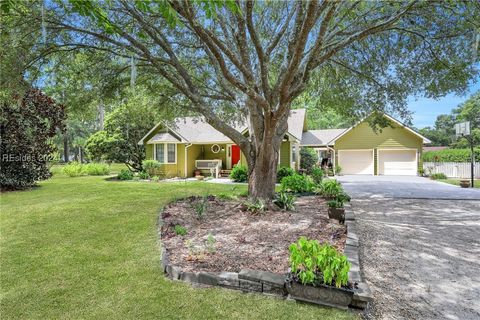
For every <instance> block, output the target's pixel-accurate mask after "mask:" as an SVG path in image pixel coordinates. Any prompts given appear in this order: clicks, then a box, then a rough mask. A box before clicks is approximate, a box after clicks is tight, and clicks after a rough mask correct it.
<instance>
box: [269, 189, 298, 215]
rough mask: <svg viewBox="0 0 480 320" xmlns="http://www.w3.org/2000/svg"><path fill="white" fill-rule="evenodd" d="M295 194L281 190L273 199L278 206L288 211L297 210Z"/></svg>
mask: <svg viewBox="0 0 480 320" xmlns="http://www.w3.org/2000/svg"><path fill="white" fill-rule="evenodd" d="M295 200H296V199H295V196H294V195H293V194H289V193H287V192H284V191H282V192H279V193H278V194H277V196H276V198H275V199H274V200H273V203H275V204H276V205H277V206H278V207H280V208H282V209H285V210H287V211H292V210H295Z"/></svg>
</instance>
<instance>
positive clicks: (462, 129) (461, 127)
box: [455, 121, 470, 137]
mask: <svg viewBox="0 0 480 320" xmlns="http://www.w3.org/2000/svg"><path fill="white" fill-rule="evenodd" d="M455 135H456V136H457V137H460V136H468V135H470V121H465V122H460V123H456V124H455Z"/></svg>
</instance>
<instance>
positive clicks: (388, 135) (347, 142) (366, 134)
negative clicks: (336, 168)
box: [335, 122, 423, 174]
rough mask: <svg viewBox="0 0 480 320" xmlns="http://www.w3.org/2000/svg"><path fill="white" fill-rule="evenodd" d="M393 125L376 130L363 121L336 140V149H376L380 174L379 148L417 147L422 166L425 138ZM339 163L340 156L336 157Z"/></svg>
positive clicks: (375, 162)
mask: <svg viewBox="0 0 480 320" xmlns="http://www.w3.org/2000/svg"><path fill="white" fill-rule="evenodd" d="M392 126H393V128H392V127H386V128H383V129H382V131H381V132H380V131H378V132H375V131H373V129H372V128H371V127H370V125H369V124H368V123H367V122H363V123H361V124H359V125H358V126H356V127H355V128H353V129H352V130H350V131H349V132H347V133H346V134H345V135H343V136H342V137H340V138H339V139H338V140H337V141H335V151H336V152H338V150H348V149H350V150H354V149H374V171H375V174H378V168H377V157H378V149H406V148H407V149H417V152H418V157H419V158H418V159H419V161H418V168H421V166H422V161H421V152H422V146H423V139H422V138H420V137H418V136H417V135H415V134H413V133H412V132H410V131H409V130H407V129H405V128H404V127H401V126H399V125H397V124H395V123H392ZM336 164H337V165H338V157H336Z"/></svg>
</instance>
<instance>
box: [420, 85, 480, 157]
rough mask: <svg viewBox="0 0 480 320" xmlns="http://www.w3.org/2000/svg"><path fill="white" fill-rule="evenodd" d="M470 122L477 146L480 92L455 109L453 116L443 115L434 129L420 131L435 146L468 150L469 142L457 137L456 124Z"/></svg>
mask: <svg viewBox="0 0 480 320" xmlns="http://www.w3.org/2000/svg"><path fill="white" fill-rule="evenodd" d="M464 121H470V127H471V134H472V135H473V136H474V141H475V143H476V144H479V143H480V91H477V92H476V93H474V94H473V95H472V96H471V97H469V98H468V99H467V100H466V101H465V102H464V103H462V104H460V105H459V106H458V107H457V108H455V109H453V110H452V112H451V114H441V115H439V116H438V117H437V119H436V120H435V126H434V128H430V127H426V128H422V129H420V130H419V131H420V133H421V134H423V135H424V136H425V137H427V138H428V139H430V140H431V141H432V145H433V146H451V147H453V148H467V147H469V144H468V141H467V140H466V139H464V138H459V139H457V138H456V137H455V124H456V123H460V122H464Z"/></svg>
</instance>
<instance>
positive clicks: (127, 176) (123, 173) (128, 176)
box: [117, 169, 133, 180]
mask: <svg viewBox="0 0 480 320" xmlns="http://www.w3.org/2000/svg"><path fill="white" fill-rule="evenodd" d="M117 178H118V179H120V180H132V179H133V172H132V171H130V170H128V169H122V170H120V173H119V174H118V176H117Z"/></svg>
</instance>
